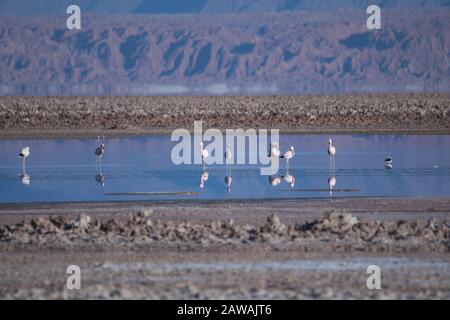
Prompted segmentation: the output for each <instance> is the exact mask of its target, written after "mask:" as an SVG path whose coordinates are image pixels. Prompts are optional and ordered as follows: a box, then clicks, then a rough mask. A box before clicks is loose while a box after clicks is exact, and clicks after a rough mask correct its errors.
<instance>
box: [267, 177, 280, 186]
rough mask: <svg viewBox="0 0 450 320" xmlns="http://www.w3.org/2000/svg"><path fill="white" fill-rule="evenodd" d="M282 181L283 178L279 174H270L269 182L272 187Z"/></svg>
mask: <svg viewBox="0 0 450 320" xmlns="http://www.w3.org/2000/svg"><path fill="white" fill-rule="evenodd" d="M280 183H281V178H280V177H279V176H269V184H270V185H271V186H272V187H276V186H278V185H279V184H280Z"/></svg>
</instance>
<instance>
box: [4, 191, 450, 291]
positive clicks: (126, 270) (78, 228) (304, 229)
mask: <svg viewBox="0 0 450 320" xmlns="http://www.w3.org/2000/svg"><path fill="white" fill-rule="evenodd" d="M0 213H1V214H0V260H1V261H2V263H1V268H0V279H1V280H0V298H1V299H17V298H23V299H73V298H78V299H92V298H101V299H343V298H345V299H355V298H356V299H423V298H426V299H449V298H450V282H449V281H448V279H450V267H449V266H450V255H449V252H450V226H449V224H448V217H449V215H448V214H449V201H448V200H447V199H407V198H405V199H351V198H349V199H341V200H332V201H328V200H304V201H279V202H277V201H271V202H261V201H259V202H248V203H243V202H231V203H223V202H206V203H194V202H185V203H178V202H173V203H165V202H161V203H147V202H145V203H144V202H135V203H134V202H133V203H114V204H111V203H109V204H101V203H85V204H83V203H78V204H53V205H49V204H40V205H39V204H29V205H24V206H22V205H20V206H19V205H2V206H0ZM73 264H75V265H77V266H79V267H80V268H81V274H82V280H81V289H80V290H68V289H67V287H66V280H67V277H68V274H67V273H66V269H67V267H68V266H69V265H73ZM369 265H378V266H380V268H381V270H382V289H381V290H375V291H373V290H368V289H367V286H366V280H367V277H368V275H367V272H366V268H367V267H368V266H369Z"/></svg>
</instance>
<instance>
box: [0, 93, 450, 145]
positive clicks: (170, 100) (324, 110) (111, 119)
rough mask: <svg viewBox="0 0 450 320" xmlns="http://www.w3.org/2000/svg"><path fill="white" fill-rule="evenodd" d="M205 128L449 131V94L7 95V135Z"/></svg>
mask: <svg viewBox="0 0 450 320" xmlns="http://www.w3.org/2000/svg"><path fill="white" fill-rule="evenodd" d="M195 120H202V121H203V123H204V128H205V129H206V128H210V127H214V128H220V129H226V128H230V129H235V128H267V129H271V128H273V129H280V130H281V131H282V132H299V133H302V132H309V133H311V132H419V133H420V132H425V133H426V132H433V133H450V95H448V94H401V95H400V94H399V95H344V96H314V95H305V96H254V97H253V96H246V97H232V96H225V97H224V96H221V97H195V96H193V97H181V96H180V97H177V96H173V97H160V96H150V97H0V136H1V137H20V136H22V137H24V136H27V137H39V136H50V137H52V136H92V135H96V134H100V133H102V134H106V135H121V134H144V133H166V132H171V130H173V129H176V128H186V129H189V130H192V129H193V123H194V121H195Z"/></svg>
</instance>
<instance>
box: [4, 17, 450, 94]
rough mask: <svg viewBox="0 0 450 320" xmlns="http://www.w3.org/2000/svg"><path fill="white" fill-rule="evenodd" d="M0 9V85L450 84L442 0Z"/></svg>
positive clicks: (163, 89) (82, 89) (167, 89)
mask: <svg viewBox="0 0 450 320" xmlns="http://www.w3.org/2000/svg"><path fill="white" fill-rule="evenodd" d="M366 18H367V15H366V14H365V12H364V11H362V12H359V11H358V13H356V12H355V11H349V12H346V11H339V12H338V13H315V14H310V13H307V12H286V13H242V14H227V15H221V14H209V15H205V14H186V15H125V16H120V15H110V16H105V15H89V14H86V15H84V16H83V20H82V29H81V30H80V31H77V30H72V31H69V30H67V29H66V28H65V16H64V15H62V16H59V17H57V18H56V17H43V16H34V17H2V19H1V20H0V94H2V95H10V94H28V95H53V94H69V95H86V94H87V95H98V94H117V95H147V94H180V95H181V94H183V95H189V94H240V93H247V94H275V93H277V94H281V93H304V92H313V93H336V92H339V93H341V92H396V91H401V92H423V91H428V92H430V91H448V90H449V88H450V32H449V30H450V10H448V9H440V10H431V11H426V10H423V11H418V10H413V11H404V10H398V9H396V10H385V11H383V23H382V27H383V29H382V30H380V31H369V30H367V28H366Z"/></svg>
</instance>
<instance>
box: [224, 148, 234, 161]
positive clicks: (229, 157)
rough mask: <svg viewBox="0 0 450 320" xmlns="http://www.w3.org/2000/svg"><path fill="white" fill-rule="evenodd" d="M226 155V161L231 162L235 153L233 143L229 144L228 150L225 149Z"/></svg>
mask: <svg viewBox="0 0 450 320" xmlns="http://www.w3.org/2000/svg"><path fill="white" fill-rule="evenodd" d="M224 157H225V162H226V163H227V164H229V163H230V161H231V159H232V158H233V153H232V152H231V144H228V145H227V150H226V151H225V154H224Z"/></svg>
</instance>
